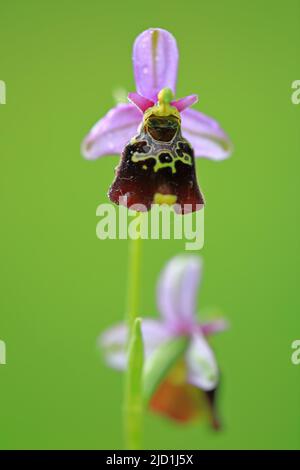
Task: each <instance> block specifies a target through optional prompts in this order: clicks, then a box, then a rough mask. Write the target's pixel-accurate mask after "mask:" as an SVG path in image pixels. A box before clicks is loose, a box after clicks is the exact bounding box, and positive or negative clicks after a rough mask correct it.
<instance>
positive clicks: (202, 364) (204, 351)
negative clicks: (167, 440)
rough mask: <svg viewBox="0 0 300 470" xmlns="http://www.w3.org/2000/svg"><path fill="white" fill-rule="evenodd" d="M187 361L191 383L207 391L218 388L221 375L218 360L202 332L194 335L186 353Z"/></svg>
mask: <svg viewBox="0 0 300 470" xmlns="http://www.w3.org/2000/svg"><path fill="white" fill-rule="evenodd" d="M186 363H187V368H188V382H189V383H191V384H192V385H195V386H196V387H199V388H201V390H205V391H209V390H213V389H215V388H216V385H217V383H218V377H219V373H218V367H217V362H216V359H215V356H214V353H213V352H212V350H211V348H210V347H209V345H208V343H207V341H206V340H205V338H204V336H203V335H202V334H201V333H200V332H198V333H194V334H193V335H192V339H191V344H190V346H189V349H188V351H187V353H186Z"/></svg>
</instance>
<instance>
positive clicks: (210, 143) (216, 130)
mask: <svg viewBox="0 0 300 470" xmlns="http://www.w3.org/2000/svg"><path fill="white" fill-rule="evenodd" d="M181 119H182V134H183V136H184V137H185V138H186V139H187V140H188V141H189V142H190V144H191V145H192V147H193V148H194V152H195V157H205V158H210V159H211V160H223V159H224V158H227V157H229V156H230V154H231V153H232V144H231V142H230V140H229V138H228V136H227V135H226V134H225V132H224V131H223V130H222V129H221V127H220V126H219V124H218V123H217V121H215V120H214V119H212V118H210V117H208V116H205V114H202V113H200V112H199V111H196V110H194V109H186V110H185V111H184V112H183V113H182V115H181Z"/></svg>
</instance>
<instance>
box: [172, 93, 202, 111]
mask: <svg viewBox="0 0 300 470" xmlns="http://www.w3.org/2000/svg"><path fill="white" fill-rule="evenodd" d="M197 101H198V95H189V96H185V97H184V98H180V99H179V100H176V101H172V103H171V105H172V106H175V108H177V109H178V111H179V112H182V111H184V110H185V109H186V108H189V107H190V106H192V105H193V104H195V103H197Z"/></svg>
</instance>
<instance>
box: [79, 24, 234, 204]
mask: <svg viewBox="0 0 300 470" xmlns="http://www.w3.org/2000/svg"><path fill="white" fill-rule="evenodd" d="M177 66H178V49H177V44H176V40H175V38H174V37H173V36H172V35H171V34H170V33H169V32H168V31H165V30H163V29H159V28H154V29H148V30H146V31H144V32H143V33H141V34H140V35H139V36H138V37H137V39H136V40H135V43H134V47H133V67H134V76H135V82H136V92H132V93H129V95H128V98H129V101H130V103H128V104H126V103H122V104H118V105H117V106H116V107H114V108H112V109H111V110H110V111H109V112H108V113H107V114H106V115H105V116H104V117H103V118H102V119H100V121H99V122H97V123H96V124H95V125H94V127H93V128H92V129H91V131H90V132H89V134H88V135H87V137H86V138H85V139H84V142H83V144H82V153H83V155H84V156H85V157H86V158H87V159H89V160H94V159H96V158H99V157H102V156H105V155H111V154H120V153H122V157H121V161H120V165H119V166H118V168H117V170H116V177H115V180H114V182H113V184H112V186H111V188H110V190H109V197H110V199H111V200H112V201H113V202H115V203H117V204H119V203H121V204H123V205H126V206H127V207H130V206H132V205H136V204H139V205H143V206H145V207H146V209H149V208H150V206H151V204H152V203H155V201H156V200H159V201H162V200H163V199H164V197H165V196H166V199H165V200H166V203H170V202H168V201H172V203H176V204H177V205H179V206H180V207H181V208H182V212H185V210H184V205H192V209H191V210H198V209H199V208H202V207H203V204H204V199H203V196H202V194H201V191H200V189H199V187H198V183H197V179H196V172H195V162H194V157H206V158H209V159H212V160H222V159H224V158H226V157H228V156H229V155H230V153H231V144H230V141H229V139H228V137H227V135H226V133H225V132H224V131H223V130H222V129H221V127H220V126H219V124H218V123H217V122H216V121H215V120H214V119H212V118H210V117H207V116H205V115H204V114H202V113H200V112H199V111H196V110H192V109H189V107H190V106H191V105H193V104H194V103H196V102H197V100H198V97H197V95H189V96H186V97H184V98H181V99H177V100H175V99H174V95H175V91H176V90H175V89H176V80H177ZM161 196H162V197H161ZM170 196H171V198H170Z"/></svg>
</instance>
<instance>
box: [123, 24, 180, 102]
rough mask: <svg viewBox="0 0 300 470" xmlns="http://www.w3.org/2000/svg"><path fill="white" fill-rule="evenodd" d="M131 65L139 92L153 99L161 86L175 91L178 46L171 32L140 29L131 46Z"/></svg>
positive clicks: (154, 99)
mask: <svg viewBox="0 0 300 470" xmlns="http://www.w3.org/2000/svg"><path fill="white" fill-rule="evenodd" d="M132 60H133V68H134V76H135V82H136V89H137V91H138V93H139V94H140V95H142V96H145V97H146V98H149V99H150V100H153V101H156V99H157V94H158V93H159V91H160V90H161V89H162V88H171V90H172V91H173V93H174V94H175V88H176V80H177V66H178V49H177V44H176V40H175V38H174V37H173V36H172V34H171V33H169V32H168V31H166V30H164V29H160V28H151V29H148V30H146V31H144V32H143V33H141V34H140V35H139V36H138V37H137V38H136V40H135V43H134V46H133V57H132Z"/></svg>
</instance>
